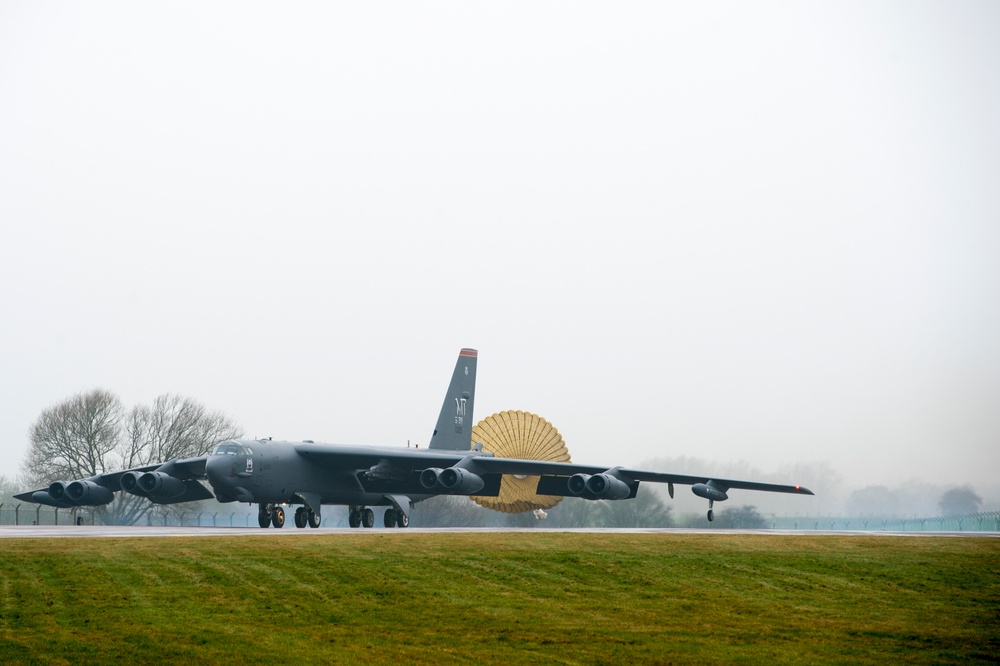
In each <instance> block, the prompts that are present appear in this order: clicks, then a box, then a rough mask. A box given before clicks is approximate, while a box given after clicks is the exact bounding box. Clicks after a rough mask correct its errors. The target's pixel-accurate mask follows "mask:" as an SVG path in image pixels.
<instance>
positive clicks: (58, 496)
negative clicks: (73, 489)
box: [49, 481, 69, 504]
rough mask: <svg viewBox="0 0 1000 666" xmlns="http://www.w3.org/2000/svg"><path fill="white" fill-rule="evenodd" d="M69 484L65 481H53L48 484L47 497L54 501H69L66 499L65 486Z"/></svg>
mask: <svg viewBox="0 0 1000 666" xmlns="http://www.w3.org/2000/svg"><path fill="white" fill-rule="evenodd" d="M68 485H69V484H68V483H66V482H65V481H53V482H52V483H50V484H49V497H50V498H52V500H54V501H56V502H65V503H67V504H68V503H69V502H68V500H67V499H66V486H68Z"/></svg>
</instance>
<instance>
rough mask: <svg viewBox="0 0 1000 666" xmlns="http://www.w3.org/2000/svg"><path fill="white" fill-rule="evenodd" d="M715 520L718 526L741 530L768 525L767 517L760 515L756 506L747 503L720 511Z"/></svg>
mask: <svg viewBox="0 0 1000 666" xmlns="http://www.w3.org/2000/svg"><path fill="white" fill-rule="evenodd" d="M715 522H716V523H717V524H718V526H719V527H727V528H733V529H741V530H762V529H765V528H767V527H768V523H767V518H765V517H764V516H762V515H760V513H759V512H758V511H757V507H755V506H750V505H748V504H744V505H743V506H737V507H733V508H731V509H724V510H722V511H720V512H719V517H718V518H717V519H716V521H715Z"/></svg>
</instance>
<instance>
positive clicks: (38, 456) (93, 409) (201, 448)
mask: <svg viewBox="0 0 1000 666" xmlns="http://www.w3.org/2000/svg"><path fill="white" fill-rule="evenodd" d="M240 434H241V432H240V429H239V428H238V427H237V426H236V425H235V424H234V423H233V422H232V421H231V420H230V419H229V418H228V417H226V416H225V415H223V414H221V413H219V412H210V411H208V410H207V409H206V408H205V407H203V406H202V405H200V404H198V403H196V402H195V401H193V400H191V399H190V398H182V397H179V396H175V395H161V396H160V397H158V398H157V399H156V400H155V401H154V403H153V406H152V407H145V406H137V407H134V408H133V409H132V410H131V411H129V412H128V414H127V415H126V414H125V410H124V409H123V407H122V404H121V401H120V400H119V399H118V398H117V397H116V396H115V395H113V394H112V393H110V392H108V391H105V390H103V389H95V390H93V391H90V392H89V393H83V394H80V395H77V396H74V397H72V398H70V399H69V400H66V401H65V402H63V403H60V404H59V405H56V406H55V407H51V408H49V409H47V410H45V411H43V412H42V414H41V415H40V416H39V418H38V421H37V422H36V423H35V424H34V425H33V426H32V428H31V444H30V447H29V450H28V457H27V460H26V461H25V463H24V465H23V471H24V476H25V478H26V479H27V480H28V481H29V482H30V483H32V484H33V485H38V486H44V485H46V484H48V483H49V482H51V481H54V480H57V479H58V480H64V481H69V480H73V479H82V478H87V477H90V476H94V475H96V474H101V473H104V472H112V471H116V470H121V469H130V468H133V467H143V466H146V465H153V464H156V463H159V462H166V461H168V460H172V459H176V458H190V457H194V456H199V455H204V454H206V453H208V452H209V451H210V450H211V448H212V447H213V446H214V445H215V444H216V443H217V442H219V441H220V440H224V439H231V438H235V437H239V436H240ZM153 506H154V505H152V504H151V503H150V502H149V501H148V500H146V499H143V498H141V497H136V496H134V495H130V494H128V493H124V492H120V493H117V494H116V497H115V500H114V501H113V502H112V503H111V504H108V505H105V506H101V507H95V508H94V509H93V511H94V514H95V516H97V518H98V519H99V520H100V521H102V522H105V523H110V524H126V525H131V524H134V523H135V522H137V521H139V520H140V519H142V518H144V517H145V516H146V515H147V514H148V513H149V512H150V510H151V509H152V508H153Z"/></svg>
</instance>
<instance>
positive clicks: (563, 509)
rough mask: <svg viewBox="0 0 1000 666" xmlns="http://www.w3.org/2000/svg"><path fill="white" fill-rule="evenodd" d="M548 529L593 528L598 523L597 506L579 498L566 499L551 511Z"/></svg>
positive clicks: (547, 521)
mask: <svg viewBox="0 0 1000 666" xmlns="http://www.w3.org/2000/svg"><path fill="white" fill-rule="evenodd" d="M548 513H549V517H548V518H546V519H545V522H546V523H547V527H593V526H594V525H596V524H597V522H598V515H597V504H596V503H595V502H590V501H587V500H585V499H580V498H578V497H566V498H563V501H561V502H559V504H557V505H556V506H554V507H553V508H551V509H549V512H548Z"/></svg>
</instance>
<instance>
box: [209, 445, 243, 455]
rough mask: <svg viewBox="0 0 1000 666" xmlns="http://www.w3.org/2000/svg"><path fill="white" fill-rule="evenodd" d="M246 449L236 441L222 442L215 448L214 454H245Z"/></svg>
mask: <svg viewBox="0 0 1000 666" xmlns="http://www.w3.org/2000/svg"><path fill="white" fill-rule="evenodd" d="M246 451H247V449H246V448H244V447H243V446H241V445H240V444H237V443H236V442H223V443H222V444H219V446H217V447H216V449H215V455H217V456H222V455H226V456H235V455H240V454H246Z"/></svg>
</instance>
